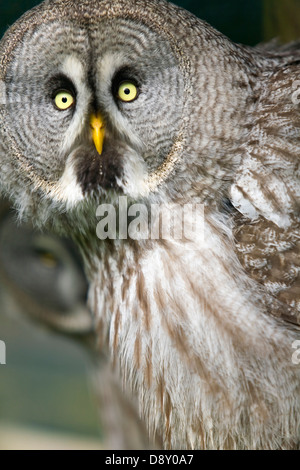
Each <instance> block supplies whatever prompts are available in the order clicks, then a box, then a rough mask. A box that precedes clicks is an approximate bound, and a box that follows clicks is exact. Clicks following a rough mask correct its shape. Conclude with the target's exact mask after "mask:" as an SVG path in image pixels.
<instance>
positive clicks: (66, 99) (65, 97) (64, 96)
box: [54, 90, 75, 111]
mask: <svg viewBox="0 0 300 470" xmlns="http://www.w3.org/2000/svg"><path fill="white" fill-rule="evenodd" d="M74 101H75V99H74V96H73V95H72V94H71V93H70V92H69V91H65V90H61V91H59V92H58V93H56V95H55V97H54V103H55V106H56V107H57V108H58V109H60V110H61V111H64V110H66V109H69V108H70V107H71V106H72V105H73V104H74Z"/></svg>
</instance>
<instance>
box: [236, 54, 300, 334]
mask: <svg viewBox="0 0 300 470" xmlns="http://www.w3.org/2000/svg"><path fill="white" fill-rule="evenodd" d="M294 47H295V46H294V45H293V48H294ZM283 56H284V57H285V56H286V50H285V51H284V54H282V57H283ZM282 57H281V59H282ZM231 202H232V204H233V206H234V207H235V208H236V209H237V210H238V212H236V213H235V215H234V216H233V232H234V237H235V243H236V251H237V254H238V257H239V259H240V262H241V264H242V265H243V267H244V269H245V270H246V272H247V273H248V274H249V276H250V277H252V278H253V279H255V280H256V281H258V282H259V283H260V284H262V285H263V286H264V291H265V292H266V302H267V303H268V310H269V312H270V313H271V314H273V315H276V316H280V317H282V318H284V319H286V320H288V321H290V322H292V323H295V324H298V325H300V49H299V50H298V51H297V52H296V53H293V57H292V58H291V57H290V59H288V58H287V59H286V62H285V63H284V64H283V65H282V64H281V66H280V67H279V66H278V67H275V68H274V72H273V73H272V75H271V76H268V78H267V79H266V82H265V84H264V86H263V91H262V93H261V96H260V98H259V100H258V104H257V108H256V112H255V115H254V119H253V123H252V126H251V132H250V137H249V139H248V141H247V143H246V144H245V148H244V157H243V159H242V161H241V165H240V167H239V168H238V171H237V173H236V176H235V181H234V184H233V185H232V187H231Z"/></svg>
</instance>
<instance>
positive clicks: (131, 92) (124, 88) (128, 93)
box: [117, 80, 138, 103]
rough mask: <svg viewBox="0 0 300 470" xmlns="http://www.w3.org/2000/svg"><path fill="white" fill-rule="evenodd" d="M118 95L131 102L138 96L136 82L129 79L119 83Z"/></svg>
mask: <svg viewBox="0 0 300 470" xmlns="http://www.w3.org/2000/svg"><path fill="white" fill-rule="evenodd" d="M117 96H118V98H119V99H120V100H122V101H125V102H127V103H129V102H130V101H133V100H135V99H136V98H137V96H138V88H137V86H136V84H135V83H133V82H131V81H129V80H127V81H123V82H121V83H120V84H119V88H118V93H117Z"/></svg>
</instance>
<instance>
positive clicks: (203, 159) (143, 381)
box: [0, 0, 300, 449]
mask: <svg viewBox="0 0 300 470" xmlns="http://www.w3.org/2000/svg"><path fill="white" fill-rule="evenodd" d="M0 64H1V68H0V78H1V80H2V85H3V86H2V90H3V97H2V98H3V99H2V100H1V102H2V105H1V108H0V124H1V127H0V158H1V169H0V191H1V193H2V194H5V195H7V196H8V197H9V198H10V200H11V201H12V202H13V203H14V205H15V207H16V208H17V210H18V213H19V215H20V217H24V218H26V217H29V218H30V219H31V220H32V222H33V223H34V224H36V225H37V226H39V227H41V226H46V227H48V228H51V230H54V231H56V232H58V233H62V234H66V235H68V236H70V237H72V238H73V240H74V241H75V242H76V243H77V245H78V246H79V248H80V250H81V253H82V255H83V258H84V262H85V269H86V272H87V275H88V277H89V305H90V308H91V310H92V311H93V313H94V323H95V325H96V331H97V337H98V347H99V349H101V351H103V352H104V353H105V354H107V355H108V356H109V358H110V361H111V367H112V368H113V369H114V371H115V373H116V375H117V376H118V377H119V381H120V383H122V385H123V387H124V389H125V392H126V393H128V394H130V395H131V397H133V398H134V400H135V403H136V408H137V409H138V411H139V414H140V416H141V417H142V419H143V421H144V422H145V423H146V425H147V428H148V431H149V434H150V436H151V437H152V438H156V441H157V442H163V446H164V447H165V448H172V449H179V448H180V449H193V448H199V449H292V448H293V449H297V448H299V447H300V435H299V425H300V380H299V379H300V368H299V365H297V364H295V363H294V362H293V360H292V357H293V352H294V349H293V347H294V346H293V345H295V344H296V343H297V341H298V340H299V339H300V338H299V336H300V330H299V324H300V303H299V287H300V286H299V270H300V258H299V239H300V230H299V228H300V216H299V207H300V184H299V180H300V173H299V153H300V106H299V88H300V86H299V72H300V65H299V64H300V46H299V44H297V43H295V44H292V45H290V46H287V47H282V48H280V47H276V46H275V45H271V46H269V47H260V48H256V49H255V48H250V47H243V46H240V45H237V44H234V43H232V42H231V41H230V40H229V39H227V38H226V37H224V36H223V35H222V34H221V33H219V32H217V31H215V30H214V29H213V28H212V27H210V26H209V25H208V24H207V23H205V22H203V21H201V20H200V19H198V18H196V17H194V16H193V15H192V14H190V13H188V12H186V11H185V10H183V9H180V8H178V7H176V6H174V5H172V4H171V3H168V2H165V1H160V0H151V1H149V0H147V1H146V0H126V1H125V0H115V1H111V0H77V1H75V0H53V1H45V2H43V3H42V4H41V5H39V6H38V7H37V8H35V9H33V10H32V11H30V12H28V13H27V14H25V15H24V16H23V17H22V18H21V19H20V20H19V21H18V22H17V23H16V24H15V25H14V26H12V27H11V28H10V29H9V30H8V32H7V33H6V35H5V36H4V38H3V40H2V41H1V43H0ZM121 196H126V197H127V198H128V202H129V203H130V204H132V203H134V204H136V203H138V204H143V205H144V206H145V207H146V208H148V209H149V208H150V206H151V205H153V204H156V205H159V206H160V210H161V213H162V214H163V215H164V214H167V213H168V211H169V209H171V212H172V208H174V207H175V206H174V204H175V205H176V207H177V208H178V207H181V208H185V207H187V206H188V205H191V204H192V205H194V206H195V210H196V213H195V212H193V213H191V212H188V215H187V218H185V219H184V223H185V224H186V225H187V226H192V225H193V224H194V222H195V220H196V221H197V224H196V230H195V231H194V232H193V233H194V236H193V237H191V238H187V237H185V238H184V237H182V238H176V237H173V236H172V234H171V233H169V234H168V235H166V236H164V237H163V238H162V237H160V236H158V237H156V238H155V239H154V238H152V239H143V240H138V239H134V237H131V238H130V237H129V238H126V237H123V236H119V237H118V236H117V237H116V239H108V240H99V239H98V238H97V234H96V225H97V222H98V221H97V217H96V213H99V212H97V207H98V206H99V205H101V204H106V206H102V209H103V208H104V209H105V208H106V210H108V209H107V207H108V206H107V204H110V207H113V209H114V211H115V213H116V214H118V215H120V214H119V212H122V207H121V206H120V205H119V201H120V197H121ZM139 207H141V206H139ZM203 209H204V210H203ZM121 216H122V217H121V218H122V220H124V214H121ZM132 216H133V213H132V212H131V213H129V212H128V213H127V211H126V213H125V220H126V222H127V223H128V224H130V223H131V221H132ZM192 216H194V217H192ZM118 228H119V230H121V229H120V227H118ZM118 234H119V235H120V232H118Z"/></svg>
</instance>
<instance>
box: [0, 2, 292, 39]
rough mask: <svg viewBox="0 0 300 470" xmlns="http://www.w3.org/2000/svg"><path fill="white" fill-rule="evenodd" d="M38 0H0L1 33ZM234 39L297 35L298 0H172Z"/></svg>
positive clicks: (290, 37)
mask: <svg viewBox="0 0 300 470" xmlns="http://www.w3.org/2000/svg"><path fill="white" fill-rule="evenodd" d="M39 3H40V0H10V1H9V2H8V1H6V0H0V37H1V36H2V34H3V33H4V32H5V30H6V29H7V28H8V26H9V25H11V24H12V23H13V22H14V21H15V20H16V19H17V18H19V17H20V16H21V15H22V13H24V12H25V11H26V10H28V9H29V8H32V7H33V6H35V5H37V4H39ZM173 3H176V4H177V5H180V6H182V7H183V8H186V9H187V10H189V11H191V12H192V13H194V14H195V15H197V16H198V17H199V18H202V19H203V20H206V21H207V22H208V23H210V24H211V25H213V26H214V27H215V28H216V29H218V30H219V31H221V32H222V33H223V34H226V36H228V37H230V38H231V39H232V40H233V41H236V42H240V43H243V44H249V45H255V44H257V43H259V42H261V41H265V40H269V39H272V38H273V37H279V38H280V39H281V40H282V41H283V42H287V41H291V40H293V39H298V38H299V37H300V0H251V1H244V0H243V1H241V0H181V1H180V0H179V1H178V0H177V1H176V0H174V1H173Z"/></svg>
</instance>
